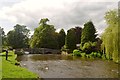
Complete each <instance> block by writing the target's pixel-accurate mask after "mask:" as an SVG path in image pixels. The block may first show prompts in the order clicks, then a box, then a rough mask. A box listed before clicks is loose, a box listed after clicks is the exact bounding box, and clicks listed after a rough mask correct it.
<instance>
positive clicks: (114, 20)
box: [101, 10, 120, 62]
mask: <svg viewBox="0 0 120 80" xmlns="http://www.w3.org/2000/svg"><path fill="white" fill-rule="evenodd" d="M105 20H106V22H107V25H108V27H107V28H106V29H105V32H104V33H103V35H102V40H103V42H102V46H101V48H102V51H103V52H105V54H106V58H107V59H113V61H116V62H118V55H120V54H119V53H120V52H119V50H118V49H119V48H120V46H118V45H119V41H118V40H119V37H120V36H119V35H118V33H120V31H119V28H118V21H119V17H118V11H117V10H110V11H108V12H106V14H105Z"/></svg>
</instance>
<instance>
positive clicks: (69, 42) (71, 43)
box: [65, 28, 76, 52]
mask: <svg viewBox="0 0 120 80" xmlns="http://www.w3.org/2000/svg"><path fill="white" fill-rule="evenodd" d="M65 46H66V49H69V50H70V52H72V51H73V50H74V49H75V48H76V32H75V29H74V28H71V29H69V30H68V31H67V36H66V39H65Z"/></svg>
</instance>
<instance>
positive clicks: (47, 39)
mask: <svg viewBox="0 0 120 80" xmlns="http://www.w3.org/2000/svg"><path fill="white" fill-rule="evenodd" d="M47 21H49V20H48V19H47V18H46V19H41V21H40V23H39V27H38V28H36V29H35V32H34V34H33V36H32V38H31V40H30V47H32V48H53V49H56V48H58V42H57V38H56V34H55V29H54V26H53V25H49V24H47V23H46V22H47Z"/></svg>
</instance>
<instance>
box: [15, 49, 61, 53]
mask: <svg viewBox="0 0 120 80" xmlns="http://www.w3.org/2000/svg"><path fill="white" fill-rule="evenodd" d="M25 52H29V54H60V53H61V52H60V50H57V49H48V48H25V49H16V50H15V54H20V53H21V54H24V53H25Z"/></svg>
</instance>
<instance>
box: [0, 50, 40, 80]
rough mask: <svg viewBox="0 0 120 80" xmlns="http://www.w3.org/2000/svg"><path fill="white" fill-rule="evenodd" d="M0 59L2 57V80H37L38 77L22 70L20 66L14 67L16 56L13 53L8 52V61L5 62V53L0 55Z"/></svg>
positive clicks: (24, 69)
mask: <svg viewBox="0 0 120 80" xmlns="http://www.w3.org/2000/svg"><path fill="white" fill-rule="evenodd" d="M0 57H2V79H3V80H5V79H6V78H19V79H21V80H37V78H38V75H37V74H35V73H32V72H30V71H29V70H27V69H26V68H22V67H20V66H16V65H15V63H17V61H16V60H15V58H16V55H15V54H14V52H13V51H9V55H8V60H5V52H4V53H0Z"/></svg>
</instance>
